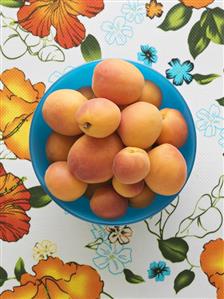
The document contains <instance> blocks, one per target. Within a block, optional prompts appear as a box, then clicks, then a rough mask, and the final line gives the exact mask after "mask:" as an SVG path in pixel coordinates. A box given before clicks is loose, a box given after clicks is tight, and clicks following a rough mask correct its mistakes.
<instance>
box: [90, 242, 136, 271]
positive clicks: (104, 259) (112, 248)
mask: <svg viewBox="0 0 224 299" xmlns="http://www.w3.org/2000/svg"><path fill="white" fill-rule="evenodd" d="M131 253H132V250H131V248H127V247H124V246H121V245H120V244H116V245H112V244H110V243H109V242H104V243H102V244H101V245H99V246H98V247H97V250H96V255H95V257H94V258H93V263H94V265H95V266H96V267H97V268H99V269H108V270H109V272H110V273H112V274H119V273H122V272H123V270H124V268H125V267H126V265H127V264H128V263H130V262H131V261H132V257H131Z"/></svg>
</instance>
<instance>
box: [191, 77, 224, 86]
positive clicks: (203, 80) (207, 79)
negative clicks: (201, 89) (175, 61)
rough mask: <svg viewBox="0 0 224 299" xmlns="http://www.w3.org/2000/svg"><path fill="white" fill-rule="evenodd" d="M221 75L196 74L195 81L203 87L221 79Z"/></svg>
mask: <svg viewBox="0 0 224 299" xmlns="http://www.w3.org/2000/svg"><path fill="white" fill-rule="evenodd" d="M219 77H220V75H217V74H209V75H202V74H194V75H193V78H194V80H195V81H196V82H197V83H198V84H201V85H206V84H209V83H211V82H212V81H213V80H215V79H217V78H219Z"/></svg>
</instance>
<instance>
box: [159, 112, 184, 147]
mask: <svg viewBox="0 0 224 299" xmlns="http://www.w3.org/2000/svg"><path fill="white" fill-rule="evenodd" d="M160 113H161V115H162V132H161V134H160V136H159V138H158V139H157V143H158V144H162V143H170V144H172V145H174V146H176V147H178V148H179V147H181V146H182V145H184V143H185V142H186V140H187V137H188V127H187V123H186V121H185V119H184V117H183V115H182V114H181V113H180V112H179V111H178V110H176V109H171V108H164V109H162V110H160Z"/></svg>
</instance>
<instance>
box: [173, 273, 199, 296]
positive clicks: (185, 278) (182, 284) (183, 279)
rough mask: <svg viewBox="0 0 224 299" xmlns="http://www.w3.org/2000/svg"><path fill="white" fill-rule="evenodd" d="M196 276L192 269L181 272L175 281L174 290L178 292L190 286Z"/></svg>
mask: <svg viewBox="0 0 224 299" xmlns="http://www.w3.org/2000/svg"><path fill="white" fill-rule="evenodd" d="M194 278H195V274H194V272H193V271H191V270H184V271H182V272H180V273H179V274H178V275H177V277H176V278H175V281H174V290H175V292H176V293H178V292H179V291H180V290H182V289H183V288H186V287H187V286H189V285H190V284H191V283H192V282H193V280H194Z"/></svg>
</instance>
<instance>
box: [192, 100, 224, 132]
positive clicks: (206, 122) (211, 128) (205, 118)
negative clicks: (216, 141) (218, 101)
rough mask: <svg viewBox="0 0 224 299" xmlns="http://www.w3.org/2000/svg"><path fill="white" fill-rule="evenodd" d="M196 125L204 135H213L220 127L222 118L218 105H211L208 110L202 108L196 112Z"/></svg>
mask: <svg viewBox="0 0 224 299" xmlns="http://www.w3.org/2000/svg"><path fill="white" fill-rule="evenodd" d="M196 117H197V121H196V126H197V128H198V130H199V131H202V132H204V136H205V137H212V136H215V135H216V133H217V129H220V130H221V129H222V127H223V121H224V118H223V117H222V115H221V111H220V107H219V106H218V105H215V104H213V105H211V107H210V108H209V110H206V109H204V108H202V109H200V110H199V111H198V112H197V113H196Z"/></svg>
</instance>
